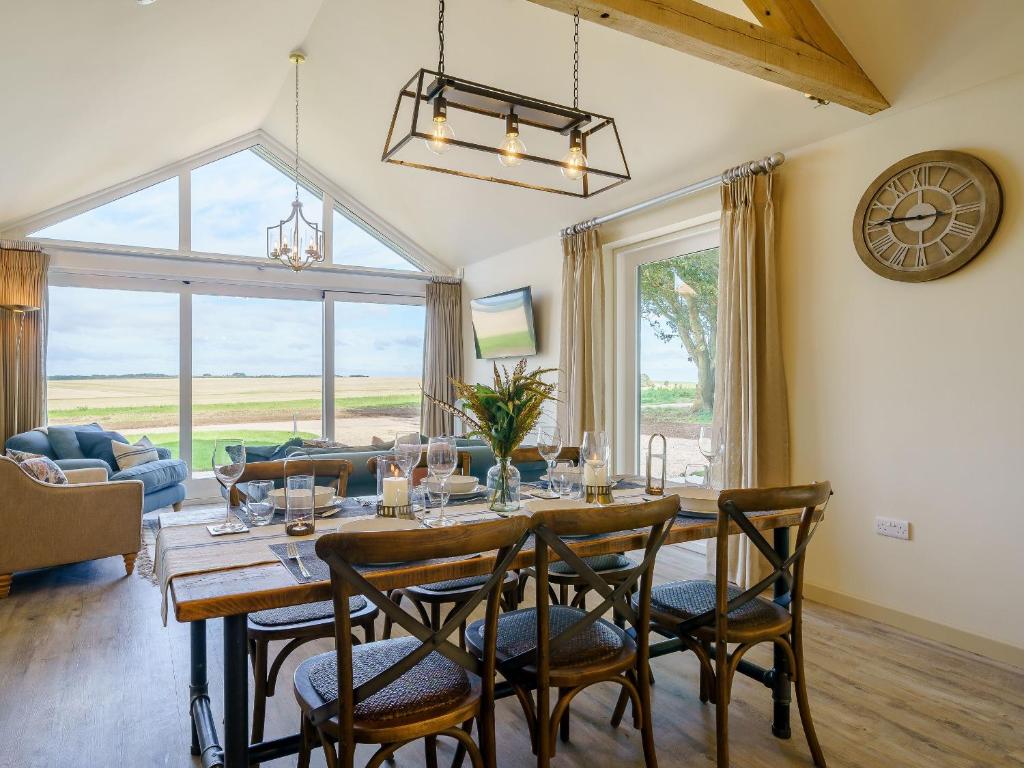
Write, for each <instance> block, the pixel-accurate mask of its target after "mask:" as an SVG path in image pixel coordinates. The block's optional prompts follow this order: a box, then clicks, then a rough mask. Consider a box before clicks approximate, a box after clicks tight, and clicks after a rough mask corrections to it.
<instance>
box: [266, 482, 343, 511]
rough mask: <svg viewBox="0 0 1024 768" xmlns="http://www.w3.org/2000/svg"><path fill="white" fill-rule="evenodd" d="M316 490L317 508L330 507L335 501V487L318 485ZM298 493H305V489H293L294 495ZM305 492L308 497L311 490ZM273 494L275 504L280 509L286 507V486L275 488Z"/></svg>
mask: <svg viewBox="0 0 1024 768" xmlns="http://www.w3.org/2000/svg"><path fill="white" fill-rule="evenodd" d="M315 491H316V496H315V499H316V501H315V504H316V508H317V509H323V508H325V507H329V506H331V505H332V504H333V503H334V489H333V488H331V487H330V486H321V485H318V486H316V488H315ZM297 493H303V491H292V495H293V497H294V495H295V494H297ZM305 493H306V497H307V498H308V496H309V492H308V491H306V492H305ZM271 495H272V496H273V498H274V506H275V507H277V508H278V509H284V508H285V489H284V488H275V489H274V491H273V492H272V494H271Z"/></svg>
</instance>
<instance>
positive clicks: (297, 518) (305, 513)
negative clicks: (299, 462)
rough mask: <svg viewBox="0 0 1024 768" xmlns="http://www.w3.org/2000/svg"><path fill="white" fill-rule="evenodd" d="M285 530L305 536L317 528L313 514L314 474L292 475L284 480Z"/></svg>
mask: <svg viewBox="0 0 1024 768" xmlns="http://www.w3.org/2000/svg"><path fill="white" fill-rule="evenodd" d="M284 483H285V486H284V488H285V490H284V499H285V506H286V509H285V513H284V532H285V533H287V534H288V535H289V536H305V535H307V534H310V533H313V531H315V530H316V519H315V518H314V516H313V507H314V504H315V501H314V498H315V496H314V494H315V491H314V489H315V487H316V486H315V484H314V481H313V476H312V475H292V476H291V477H288V478H286V479H285V481H284Z"/></svg>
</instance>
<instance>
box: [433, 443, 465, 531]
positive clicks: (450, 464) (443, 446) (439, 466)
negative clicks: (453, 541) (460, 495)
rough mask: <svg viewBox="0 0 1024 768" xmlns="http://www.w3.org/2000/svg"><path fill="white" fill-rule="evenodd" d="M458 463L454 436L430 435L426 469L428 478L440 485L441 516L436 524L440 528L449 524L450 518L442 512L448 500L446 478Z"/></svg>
mask: <svg viewBox="0 0 1024 768" xmlns="http://www.w3.org/2000/svg"><path fill="white" fill-rule="evenodd" d="M458 463H459V452H458V450H457V449H456V447H455V438H454V437H432V438H430V440H429V442H428V443H427V471H428V472H429V473H430V478H431V479H432V480H433V481H434V482H435V483H438V484H439V485H440V486H441V493H440V497H441V518H440V519H439V520H438V521H437V525H439V526H441V527H442V528H443V527H445V526H448V525H451V524H452V523H451V520H449V519H447V518H446V517H445V514H444V507H445V502H446V501H447V500H448V498H447V496H448V492H447V491H448V488H447V484H448V478H449V477H451V476H452V473H453V472H454V471H455V467H456V466H457V465H458Z"/></svg>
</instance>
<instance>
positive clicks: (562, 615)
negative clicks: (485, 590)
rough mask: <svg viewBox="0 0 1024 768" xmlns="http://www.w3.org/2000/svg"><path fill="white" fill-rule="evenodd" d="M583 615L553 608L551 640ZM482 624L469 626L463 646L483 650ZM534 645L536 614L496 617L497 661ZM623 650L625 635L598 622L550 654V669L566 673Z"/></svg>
mask: <svg viewBox="0 0 1024 768" xmlns="http://www.w3.org/2000/svg"><path fill="white" fill-rule="evenodd" d="M585 615H586V611H583V610H580V609H579V608H570V607H568V606H564V605H552V606H551V608H550V612H549V614H548V616H549V621H548V625H549V626H550V627H551V629H550V633H551V634H550V637H551V638H554V637H555V635H557V634H558V633H559V632H561V631H562V630H564V629H566V628H567V627H569V626H570V625H572V624H573V623H574V622H576V621H579V620H580V619H581V618H582V617H583V616H585ZM483 628H484V625H483V622H482V621H476V622H473V623H472V624H470V626H469V629H468V630H467V632H466V643H467V644H468V645H469V646H471V647H472V648H474V649H477V648H481V647H483V642H484V641H483ZM536 645H537V611H536V609H535V608H526V609H523V610H519V611H510V612H509V613H504V614H502V615H501V616H499V617H498V638H497V655H498V659H509V658H513V657H515V656H518V655H519V654H521V653H526V652H527V651H529V650H531V649H532V648H534V647H536ZM625 646H626V641H625V633H624V632H623V631H622V630H621V629H619V628H618V627H616V626H615V625H614V624H612V623H610V622H608V621H605V620H604V619H598V620H597V621H596V622H594V623H593V624H591V625H590V626H589V627H588V628H587V629H585V630H583V631H582V632H580V633H579V634H577V635H576V636H575V637H573V638H571V639H569V640H568V641H566V642H561V643H559V644H558V645H557V646H556V647H555V648H554V649H553V651H552V655H551V667H552V669H554V668H561V669H568V668H572V667H582V666H586V665H589V664H594V663H595V662H600V661H603V660H605V659H611V658H614V657H616V656H619V655H620V654H621V653H622V651H623V649H624V648H625Z"/></svg>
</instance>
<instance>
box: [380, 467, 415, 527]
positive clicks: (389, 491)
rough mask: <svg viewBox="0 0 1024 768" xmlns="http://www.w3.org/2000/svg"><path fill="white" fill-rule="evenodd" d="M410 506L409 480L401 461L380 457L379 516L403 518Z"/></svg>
mask: <svg viewBox="0 0 1024 768" xmlns="http://www.w3.org/2000/svg"><path fill="white" fill-rule="evenodd" d="M409 506H410V504H409V478H408V477H407V476H406V473H405V468H404V467H403V466H402V462H401V460H400V459H399V458H398V457H396V456H378V457H377V510H378V514H380V515H382V516H384V517H402V516H403V512H404V511H405V510H407V509H408V508H409Z"/></svg>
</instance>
